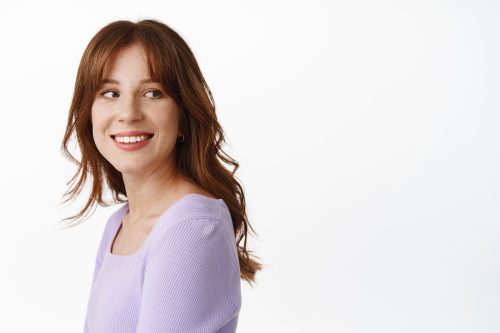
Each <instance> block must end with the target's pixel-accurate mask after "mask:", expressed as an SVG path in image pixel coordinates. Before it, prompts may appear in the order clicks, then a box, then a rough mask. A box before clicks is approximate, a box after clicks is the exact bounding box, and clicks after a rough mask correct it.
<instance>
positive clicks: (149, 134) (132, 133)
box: [111, 131, 154, 138]
mask: <svg viewBox="0 0 500 333" xmlns="http://www.w3.org/2000/svg"><path fill="white" fill-rule="evenodd" d="M141 135H148V136H154V134H153V133H151V132H145V131H126V132H118V133H115V134H111V137H112V138H114V137H115V136H141Z"/></svg>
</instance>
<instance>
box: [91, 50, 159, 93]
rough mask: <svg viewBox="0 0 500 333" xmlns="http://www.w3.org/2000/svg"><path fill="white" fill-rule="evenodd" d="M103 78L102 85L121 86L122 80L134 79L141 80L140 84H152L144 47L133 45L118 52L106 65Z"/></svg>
mask: <svg viewBox="0 0 500 333" xmlns="http://www.w3.org/2000/svg"><path fill="white" fill-rule="evenodd" d="M102 78H103V79H102V82H101V83H114V84H120V80H123V81H126V80H131V79H133V78H137V79H140V83H149V82H152V81H151V80H150V78H151V75H150V73H149V65H148V59H147V56H146V53H145V51H144V49H143V48H142V46H140V45H138V44H133V45H129V46H127V47H125V48H123V49H121V50H118V51H117V52H116V53H115V54H114V55H112V56H111V57H110V58H109V60H108V61H107V62H106V64H105V65H104V68H103V74H102ZM146 80H149V82H146Z"/></svg>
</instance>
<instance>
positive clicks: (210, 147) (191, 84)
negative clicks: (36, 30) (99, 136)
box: [61, 19, 262, 285]
mask: <svg viewBox="0 0 500 333" xmlns="http://www.w3.org/2000/svg"><path fill="white" fill-rule="evenodd" d="M133 43H139V45H141V46H142V47H143V49H144V51H145V53H146V56H147V61H148V67H149V72H150V74H151V78H152V79H154V80H156V81H157V82H159V83H160V84H161V85H162V87H163V88H164V89H165V91H166V92H167V94H168V95H169V96H171V97H172V98H173V99H174V100H175V102H176V103H177V104H178V105H179V106H180V108H179V109H180V111H181V122H180V127H181V133H183V134H184V136H185V140H184V142H183V143H182V144H181V145H176V148H175V152H174V154H175V157H176V168H177V169H178V170H179V171H181V172H182V174H184V175H185V176H187V177H188V178H189V179H190V180H191V181H193V182H194V183H196V184H198V185H199V186H200V187H201V188H203V189H204V190H205V191H207V192H208V193H211V194H212V195H214V196H215V197H217V198H222V199H223V200H224V202H225V203H226V204H227V206H228V208H229V211H230V213H231V218H232V222H233V227H234V235H235V238H236V243H237V250H238V259H239V264H240V276H241V278H242V279H244V280H246V281H247V282H248V283H249V284H250V285H252V282H255V273H256V272H257V271H258V270H261V269H262V264H260V263H259V262H258V261H256V260H255V259H252V258H251V257H250V253H251V252H252V251H248V250H247V242H246V241H247V233H248V230H249V228H250V230H251V231H252V233H253V234H254V235H256V233H255V231H254V229H253V228H252V227H251V225H250V223H249V222H248V218H247V215H246V209H245V195H244V193H243V188H242V186H241V184H240V183H239V182H238V180H237V177H236V176H235V172H236V170H237V169H238V167H239V164H238V163H237V162H236V161H235V160H234V159H232V158H231V157H230V156H229V155H227V153H225V152H224V151H223V150H222V147H221V146H222V144H224V142H225V139H224V132H223V130H222V127H221V125H220V124H219V122H218V120H217V116H216V114H215V102H214V99H213V96H212V93H211V91H210V88H209V87H208V85H207V83H206V82H205V79H204V77H203V75H202V73H201V70H200V68H199V66H198V63H197V61H196V59H195V57H194V55H193V53H192V51H191V49H190V48H189V46H188V45H187V43H186V42H185V41H184V40H183V39H182V38H181V36H180V35H179V34H178V33H177V32H175V31H174V30H173V29H172V28H170V27H169V26H167V25H166V24H164V23H162V22H159V21H157V20H152V19H148V20H141V21H138V22H136V23H135V22H131V21H125V20H119V21H115V22H112V23H110V24H108V25H106V26H105V27H103V28H102V29H101V30H99V31H98V32H97V34H96V35H95V36H94V37H93V38H92V39H91V41H90V42H89V44H88V45H87V47H86V49H85V51H84V53H83V55H82V58H81V61H80V65H79V68H78V72H77V77H76V83H75V87H74V92H73V98H72V102H71V106H70V109H69V115H68V122H67V127H66V132H65V134H64V139H63V142H62V145H61V150H62V153H63V155H64V156H65V157H67V158H68V159H69V160H70V161H71V162H73V163H74V164H76V165H77V166H78V170H77V172H76V173H75V175H74V176H73V177H72V178H71V179H70V181H69V182H68V183H67V185H70V187H69V189H68V190H67V191H66V193H64V195H63V198H64V197H66V196H69V197H68V198H67V199H65V200H64V201H63V203H66V202H67V201H69V200H71V199H74V198H75V197H76V196H77V195H78V194H80V192H81V190H82V189H83V187H84V185H85V183H86V181H87V177H90V178H91V182H92V189H91V192H90V195H89V198H88V201H87V203H86V204H85V206H84V207H83V208H82V209H81V211H80V212H79V213H78V214H76V215H73V216H70V217H67V218H65V219H63V220H62V221H61V222H63V221H66V220H70V219H73V220H76V219H78V218H81V217H82V216H83V217H85V216H87V215H88V211H89V209H90V208H91V207H92V206H94V205H95V204H96V203H97V204H99V205H101V206H104V207H106V206H109V205H110V204H115V203H123V202H127V199H126V191H125V185H124V182H123V178H122V174H121V173H120V172H119V171H118V170H116V169H115V168H114V167H113V166H112V165H111V164H110V163H109V162H108V161H107V160H106V159H105V158H104V157H103V156H102V155H101V154H100V153H99V151H98V150H97V147H96V145H95V143H94V139H93V135H92V124H91V108H92V104H93V102H94V96H95V94H96V92H97V90H98V89H99V88H100V81H101V79H102V74H103V70H104V67H105V65H106V63H107V61H108V60H109V59H111V58H112V57H113V56H114V55H115V54H116V53H117V52H118V51H120V50H121V49H123V48H125V47H126V46H129V45H131V44H133ZM74 132H76V138H77V141H78V145H79V148H80V150H81V160H80V161H79V160H77V159H76V158H75V157H74V156H73V155H72V154H71V153H70V152H69V150H68V144H69V141H70V140H71V137H72V135H73V133H74ZM221 161H223V162H224V163H226V164H228V165H231V166H233V168H232V171H230V170H228V169H226V168H225V167H224V165H223V164H222V163H221ZM105 183H106V184H107V186H108V187H109V189H110V191H111V194H112V197H113V201H112V202H109V203H107V202H104V201H103V190H104V184H105ZM76 224H79V223H76ZM242 241H243V244H241V242H242ZM252 256H253V257H256V258H259V257H257V256H254V255H252Z"/></svg>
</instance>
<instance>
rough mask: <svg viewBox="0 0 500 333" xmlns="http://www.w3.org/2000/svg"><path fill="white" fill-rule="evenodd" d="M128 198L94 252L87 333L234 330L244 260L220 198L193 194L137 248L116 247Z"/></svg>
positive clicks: (169, 211)
mask: <svg viewBox="0 0 500 333" xmlns="http://www.w3.org/2000/svg"><path fill="white" fill-rule="evenodd" d="M127 211H128V203H125V204H123V205H122V206H121V207H120V208H118V209H117V210H116V211H115V212H114V213H113V214H112V215H111V217H110V218H109V219H108V221H107V223H106V226H105V227H104V232H103V235H102V239H101V242H100V245H99V249H98V252H97V256H96V262H95V271H94V275H93V280H92V287H91V291H90V297H89V300H88V305H87V313H86V317H85V328H84V333H127V332H135V333H153V332H154V333H160V332H161V333H166V332H168V333H176V332H182V333H195V332H196V333H213V332H219V333H233V332H236V326H237V323H238V315H239V311H240V308H241V286H240V266H239V262H238V255H237V250H236V241H235V236H234V232H233V230H234V229H233V224H232V220H231V215H230V213H229V209H228V207H227V205H226V203H225V202H224V201H223V200H222V199H214V198H210V197H207V196H204V195H202V194H197V193H191V194H187V195H185V196H183V197H182V198H180V199H179V200H177V201H176V202H174V203H173V204H172V205H171V206H170V207H169V208H167V209H166V210H165V211H164V212H163V213H162V214H161V216H160V217H159V218H158V220H157V221H156V223H155V224H154V226H153V228H152V230H151V231H150V233H149V235H148V236H147V238H146V240H145V241H144V243H143V244H142V246H141V247H140V249H139V250H138V251H137V252H135V253H133V254H131V255H116V254H112V253H111V250H110V249H111V243H112V242H113V241H114V239H115V236H116V234H117V232H118V229H119V227H120V226H121V223H122V218H123V216H124V215H125V214H126V212H127Z"/></svg>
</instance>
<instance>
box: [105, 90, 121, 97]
mask: <svg viewBox="0 0 500 333" xmlns="http://www.w3.org/2000/svg"><path fill="white" fill-rule="evenodd" d="M107 93H115V94H118V93H117V92H116V91H114V90H106V91H104V92H102V93H101V95H102V96H105V95H106V94H107Z"/></svg>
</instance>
